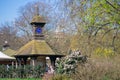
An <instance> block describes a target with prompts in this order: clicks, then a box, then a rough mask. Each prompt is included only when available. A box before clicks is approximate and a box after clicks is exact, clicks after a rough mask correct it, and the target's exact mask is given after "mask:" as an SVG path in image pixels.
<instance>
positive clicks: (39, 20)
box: [31, 15, 46, 24]
mask: <svg viewBox="0 0 120 80" xmlns="http://www.w3.org/2000/svg"><path fill="white" fill-rule="evenodd" d="M34 23H46V21H45V19H44V18H43V17H42V16H38V15H36V16H34V17H33V19H32V21H31V24H34Z"/></svg>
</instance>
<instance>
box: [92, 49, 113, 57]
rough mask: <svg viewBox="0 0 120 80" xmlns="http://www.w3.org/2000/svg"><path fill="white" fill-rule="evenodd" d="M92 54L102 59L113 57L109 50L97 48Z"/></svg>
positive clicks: (111, 51)
mask: <svg viewBox="0 0 120 80" xmlns="http://www.w3.org/2000/svg"><path fill="white" fill-rule="evenodd" d="M94 54H95V55H98V56H103V57H111V56H113V55H114V51H113V50H112V49H110V48H97V49H96V50H95V52H94Z"/></svg>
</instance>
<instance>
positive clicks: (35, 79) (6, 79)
mask: <svg viewBox="0 0 120 80" xmlns="http://www.w3.org/2000/svg"><path fill="white" fill-rule="evenodd" d="M0 80H42V79H41V78H0Z"/></svg>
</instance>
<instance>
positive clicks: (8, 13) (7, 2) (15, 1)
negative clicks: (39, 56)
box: [0, 0, 36, 24]
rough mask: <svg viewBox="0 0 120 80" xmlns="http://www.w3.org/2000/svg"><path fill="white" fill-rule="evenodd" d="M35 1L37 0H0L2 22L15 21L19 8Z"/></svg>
mask: <svg viewBox="0 0 120 80" xmlns="http://www.w3.org/2000/svg"><path fill="white" fill-rule="evenodd" d="M33 1H36V0H0V24H1V23H4V22H11V21H14V19H15V18H16V17H17V16H18V11H19V8H20V7H22V6H24V5H26V4H27V3H28V2H33Z"/></svg>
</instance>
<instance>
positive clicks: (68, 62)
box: [55, 51, 87, 74]
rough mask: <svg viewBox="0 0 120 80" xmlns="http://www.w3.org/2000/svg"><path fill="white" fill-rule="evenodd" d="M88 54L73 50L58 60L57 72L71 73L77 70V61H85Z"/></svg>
mask: <svg viewBox="0 0 120 80" xmlns="http://www.w3.org/2000/svg"><path fill="white" fill-rule="evenodd" d="M86 61H87V56H83V55H81V53H80V51H74V52H71V53H70V54H69V55H67V56H66V57H64V58H63V59H61V60H56V63H55V65H56V72H57V73H61V74H63V73H64V74H71V73H74V72H75V69H76V67H77V63H85V62H86Z"/></svg>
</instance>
